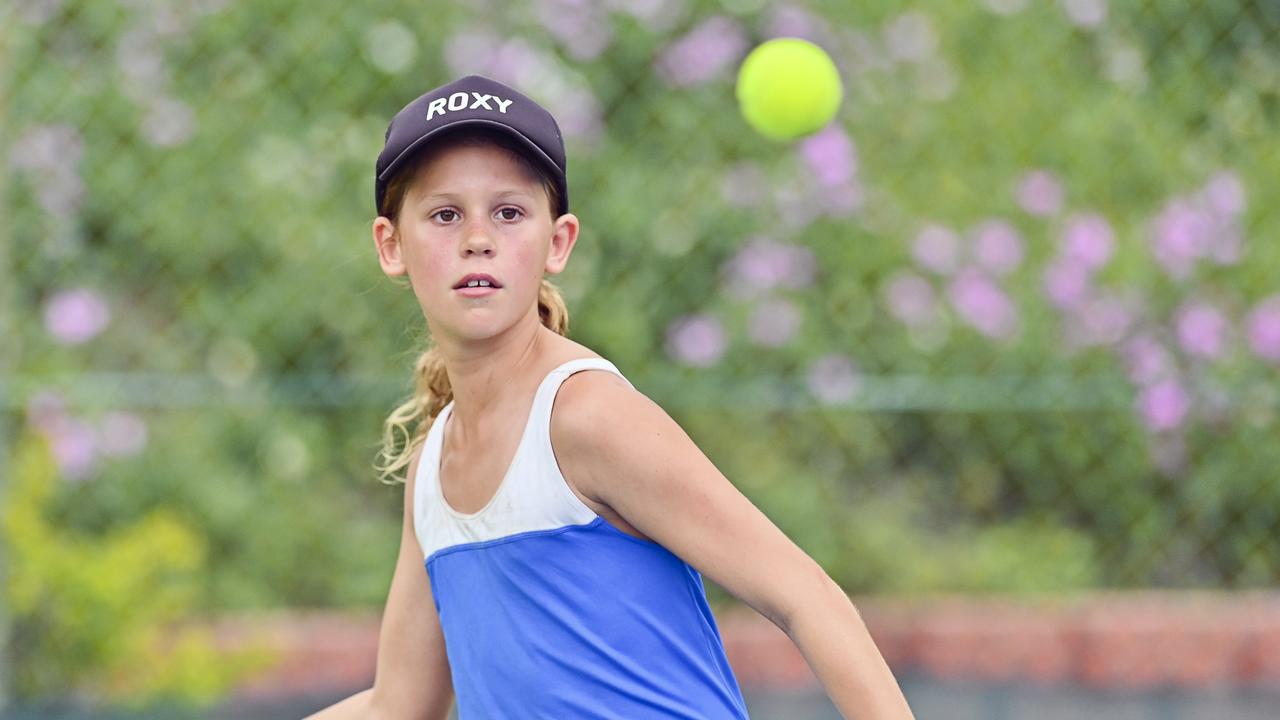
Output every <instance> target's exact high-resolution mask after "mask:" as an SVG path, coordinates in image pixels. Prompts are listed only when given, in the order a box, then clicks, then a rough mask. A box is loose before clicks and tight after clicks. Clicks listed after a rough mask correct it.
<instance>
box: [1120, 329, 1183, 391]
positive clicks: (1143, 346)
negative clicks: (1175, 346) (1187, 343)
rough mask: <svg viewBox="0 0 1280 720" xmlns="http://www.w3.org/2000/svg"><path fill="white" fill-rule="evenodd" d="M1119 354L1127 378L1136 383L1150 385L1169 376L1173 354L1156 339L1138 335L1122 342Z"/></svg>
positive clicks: (1171, 369) (1171, 370)
mask: <svg viewBox="0 0 1280 720" xmlns="http://www.w3.org/2000/svg"><path fill="white" fill-rule="evenodd" d="M1121 354H1122V356H1123V357H1124V360H1125V366H1126V370H1127V372H1128V375H1129V379H1130V380H1132V381H1133V382H1134V383H1135V384H1138V385H1151V384H1153V383H1155V382H1158V381H1160V380H1163V379H1165V378H1167V377H1169V376H1170V374H1171V373H1172V372H1173V369H1174V367H1173V356H1172V355H1170V354H1169V351H1168V350H1166V349H1165V348H1164V346H1163V345H1161V344H1160V343H1159V342H1157V341H1156V340H1154V339H1152V338H1151V337H1149V336H1147V335H1138V336H1135V337H1133V338H1131V339H1130V340H1129V341H1128V342H1126V343H1125V344H1124V347H1123V348H1122V349H1121Z"/></svg>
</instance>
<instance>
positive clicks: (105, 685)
mask: <svg viewBox="0 0 1280 720" xmlns="http://www.w3.org/2000/svg"><path fill="white" fill-rule="evenodd" d="M6 474H7V476H8V477H9V478H10V485H9V488H8V493H7V497H6V502H5V504H4V507H3V511H2V513H3V514H2V515H0V520H2V521H3V526H2V527H0V530H2V532H0V540H3V542H4V544H5V546H6V548H7V557H8V568H7V577H6V582H5V598H4V601H5V603H6V605H7V606H8V608H9V612H10V613H11V617H12V621H13V624H14V637H13V653H14V654H13V657H12V658H11V659H10V666H11V667H12V668H13V669H14V677H13V680H14V687H13V691H14V692H15V693H16V694H17V695H18V696H20V697H28V698H36V697H43V696H51V695H54V694H60V693H64V692H66V691H67V689H68V688H77V689H79V691H81V692H84V693H88V694H91V695H94V696H96V697H100V698H102V699H105V700H108V701H113V702H120V703H127V704H131V705H140V704H146V703H150V702H155V701H160V700H165V701H183V702H194V703H208V702H212V701H214V700H216V699H218V698H219V697H221V696H222V694H224V693H225V692H226V690H227V688H228V687H230V686H231V685H232V684H233V683H235V682H236V681H238V680H240V679H241V678H243V677H245V676H246V675H247V674H248V673H251V672H253V671H254V670H257V669H259V668H261V667H263V666H264V664H265V663H269V662H270V661H271V659H272V658H271V656H270V655H269V654H268V653H266V652H265V650H264V649H263V648H249V649H245V650H240V651H236V652H234V653H226V654H224V653H222V652H220V651H218V650H217V649H216V648H215V646H214V645H213V638H212V636H211V634H210V633H209V632H208V631H205V630H201V629H196V628H179V629H176V630H174V631H168V630H167V629H168V628H169V627H170V626H174V625H175V623H177V622H179V621H182V620H189V619H190V610H191V608H192V607H194V606H195V605H196V604H197V602H196V595H197V594H198V593H199V591H200V590H199V587H200V585H199V581H200V576H201V572H202V570H203V565H204V562H205V560H204V557H205V548H204V545H203V542H202V541H201V538H200V537H199V536H198V535H197V534H196V533H195V532H193V531H192V530H191V529H190V528H188V527H187V526H186V525H185V524H184V523H183V522H182V521H181V520H179V519H178V518H177V517H176V516H175V515H174V513H172V512H170V511H167V510H155V511H153V512H150V513H148V514H147V515H146V516H144V517H143V518H141V519H140V520H139V521H137V522H135V523H132V524H129V525H125V526H122V527H120V528H118V529H115V530H113V531H111V532H108V533H105V534H102V535H97V536H85V535H78V534H68V533H66V532H64V531H62V530H61V529H60V528H58V527H56V526H55V525H52V524H50V523H49V521H48V518H47V517H46V513H47V512H48V508H49V506H50V504H51V502H52V500H53V496H54V494H55V493H56V491H57V475H56V468H55V467H54V464H53V459H52V457H51V455H50V452H49V449H48V447H47V444H46V442H45V441H44V440H43V439H42V438H41V437H40V436H38V435H35V434H32V433H28V434H24V435H23V436H21V437H20V438H19V439H18V443H17V446H16V448H15V452H14V458H13V464H12V467H10V468H6Z"/></svg>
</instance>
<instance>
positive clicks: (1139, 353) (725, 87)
mask: <svg viewBox="0 0 1280 720" xmlns="http://www.w3.org/2000/svg"><path fill="white" fill-rule="evenodd" d="M0 21H2V22H0V28H2V29H0V38H2V39H3V41H2V43H0V52H2V53H3V58H4V61H5V62H4V65H5V71H4V74H3V76H4V83H5V85H4V100H5V102H4V106H5V113H4V122H3V125H2V126H0V149H2V150H3V152H2V153H0V167H3V173H2V174H0V191H2V193H3V208H4V211H5V213H4V216H5V222H4V223H3V225H2V226H0V241H2V242H3V248H4V252H3V253H0V292H2V293H3V295H2V296H0V297H2V298H3V299H2V300H0V314H2V317H0V327H3V328H4V342H3V343H2V344H0V399H3V408H4V412H5V415H6V416H5V418H4V427H3V428H2V429H3V430H4V432H3V437H0V442H3V448H4V450H5V452H4V454H3V456H2V457H0V460H3V461H4V463H5V468H4V470H3V472H2V473H0V475H3V477H4V478H5V481H4V482H5V485H4V487H3V492H4V493H5V501H4V505H3V508H4V510H3V512H4V525H3V533H4V536H3V546H4V548H5V551H4V553H5V554H4V560H5V563H4V569H5V572H6V574H7V577H6V590H7V596H6V598H5V603H4V604H5V605H6V606H7V610H8V613H9V618H10V620H9V628H8V634H9V636H10V643H9V648H10V650H9V653H8V658H7V666H6V670H7V672H6V673H4V674H5V675H8V676H9V678H10V680H9V683H8V687H9V689H10V690H11V691H12V692H14V693H17V694H19V695H24V696H25V695H35V694H40V693H45V692H50V691H55V690H59V689H61V688H65V687H67V686H69V685H70V684H72V683H84V682H89V681H90V680H92V681H93V682H96V683H98V684H99V685H100V686H102V687H107V688H111V689H113V691H114V692H117V693H118V694H122V695H123V694H130V693H133V694H139V693H145V692H149V691H152V690H155V689H157V688H163V689H169V690H172V689H174V688H185V689H186V690H192V687H194V686H198V685H199V683H195V682H194V681H192V680H191V677H190V676H189V675H183V673H182V672H180V671H179V670H176V669H175V668H191V667H215V666H216V667H221V666H220V665H216V663H219V662H222V661H221V660H216V659H214V656H213V655H212V653H211V651H209V650H208V649H207V648H205V649H203V650H202V649H200V648H201V647H203V646H200V645H199V644H198V643H194V641H193V644H192V645H191V646H190V648H189V649H188V651H187V652H186V653H185V654H180V655H179V656H177V657H178V659H177V660H173V661H171V662H169V663H168V664H167V667H168V668H170V670H172V672H165V670H164V667H157V669H156V670H154V671H151V672H149V673H147V674H141V673H138V672H133V671H129V670H127V668H134V667H136V664H137V663H138V661H139V659H140V658H143V657H150V656H149V655H148V654H147V653H154V652H158V651H155V650H153V649H151V648H152V646H151V645H150V644H148V638H150V637H151V636H150V635H149V633H150V632H151V631H152V629H153V627H154V626H155V625H157V624H158V622H159V621H161V620H167V619H172V618H176V617H180V616H183V615H185V614H186V613H189V612H196V611H199V612H217V611H223V610H234V609H241V608H252V607H274V606H290V607H303V606H347V605H365V606H379V605H380V604H381V603H382V602H383V601H384V600H385V597H386V590H387V579H388V577H389V576H390V572H391V569H392V567H393V565H394V555H395V547H396V544H397V542H398V533H399V517H400V514H399V513H400V507H401V494H400V493H399V492H398V491H397V490H396V489H394V488H389V487H384V486H382V485H379V484H378V483H377V482H376V481H375V480H374V474H373V471H372V468H371V463H372V461H373V457H374V451H375V450H376V448H377V444H378V441H379V433H380V429H381V421H382V419H383V418H384V417H385V416H386V414H387V413H388V412H389V411H390V409H391V408H392V407H393V406H394V405H395V404H396V402H397V401H398V400H400V399H402V398H403V397H405V395H406V394H407V393H408V392H409V389H410V387H411V386H410V370H411V367H412V362H413V360H414V359H415V358H416V356H417V354H418V352H420V351H421V349H422V347H423V345H422V343H423V342H424V341H425V338H426V335H425V326H424V322H423V318H422V315H421V310H420V308H419V306H418V305H417V303H416V301H415V298H414V296H413V294H412V292H411V291H410V290H409V288H408V286H407V285H404V284H397V283H395V282H392V281H391V280H389V279H388V278H386V277H385V276H384V275H383V274H382V273H381V271H380V269H379V267H378V264H377V261H376V256H375V254H374V252H373V244H372V241H371V239H370V234H369V225H370V222H371V220H372V219H373V217H374V214H375V213H374V211H373V208H372V169H373V163H374V159H375V157H376V156H377V154H378V152H379V150H380V149H381V146H382V141H383V133H384V131H385V130H386V125H387V122H388V121H389V119H390V117H391V116H392V115H393V114H394V113H395V112H396V111H397V110H398V109H400V107H402V106H403V105H404V104H405V103H406V102H408V101H409V100H410V99H412V98H414V97H416V96H418V95H419V94H421V93H422V92H424V91H425V90H426V89H428V88H430V87H433V86H435V85H438V84H441V83H443V82H446V81H448V80H450V79H452V78H453V77H457V76H459V75H462V74H467V73H473V72H474V73H481V74H485V75H488V76H490V77H493V78H495V79H498V80H501V81H503V82H506V83H509V84H512V85H514V86H516V87H518V88H520V89H522V90H523V91H524V92H526V93H527V94H529V95H530V96H532V97H534V98H535V99H536V100H538V101H539V102H541V103H543V104H545V105H546V106H547V107H548V108H549V109H550V110H551V111H552V112H553V114H554V115H555V116H556V117H557V119H558V120H559V122H560V125H561V127H562V129H563V131H564V134H565V139H566V143H567V146H568V155H569V163H568V164H569V172H568V177H569V187H570V198H571V209H572V211H573V212H574V213H575V214H577V215H578V216H579V217H580V218H581V220H582V224H583V229H582V234H581V237H580V239H579V242H578V244H577V246H576V248H575V249H574V252H573V255H572V258H571V261H570V263H569V267H568V269H567V270H566V271H565V272H564V273H563V274H561V275H559V276H556V277H554V278H552V279H553V281H554V282H556V283H557V285H559V286H560V287H561V288H562V289H563V291H564V293H565V296H566V299H567V302H568V306H569V310H570V317H571V321H570V335H571V337H573V338H574V339H576V340H578V341H579V342H582V343H584V344H586V345H588V346H590V347H592V348H594V349H596V350H597V351H598V352H600V353H601V354H603V355H604V356H605V357H607V358H609V359H610V360H612V361H613V362H614V363H615V364H616V365H617V366H618V367H619V368H620V369H621V370H622V372H623V373H624V374H626V375H627V376H628V378H629V379H630V380H631V381H632V382H633V383H634V384H635V385H636V386H637V388H639V389H640V390H641V391H643V392H645V393H646V394H648V395H649V396H650V397H652V398H654V399H655V400H656V401H657V402H658V403H659V404H661V405H662V406H663V407H664V408H666V409H667V410H668V412H670V413H671V414H672V416H673V417H675V418H676V419H677V420H678V421H679V422H680V423H681V424H682V426H684V427H685V428H686V429H687V430H688V431H689V433H690V435H691V436H693V437H694V439H695V440H696V441H697V443H698V444H699V446H700V447H701V448H702V449H703V451H704V452H705V453H706V454H707V455H708V456H709V457H710V458H711V459H712V460H713V461H714V462H715V463H716V464H717V466H718V467H719V468H720V469H721V471H722V472H723V473H724V474H725V475H726V476H727V477H728V478H730V479H731V480H732V481H733V482H734V483H735V484H736V485H737V486H738V487H739V488H740V489H741V490H742V491H743V492H744V493H745V494H747V495H748V497H750V498H751V499H752V500H753V501H754V502H756V504H757V505H759V506H760V507H761V508H762V509H763V510H764V511H765V512H766V514H768V515H769V516H770V518H772V519H773V520H774V522H775V523H777V524H778V525H779V527H781V528H782V529H783V530H784V531H785V532H786V533H787V534H788V535H789V536H790V537H791V538H792V539H794V540H795V541H796V542H797V543H798V544H799V545H800V546H801V547H803V548H804V549H805V550H806V551H807V552H808V553H809V554H811V555H812V556H814V557H815V558H816V559H818V560H819V561H820V562H821V563H822V565H823V566H824V567H825V568H826V569H827V570H828V572H830V573H831V574H832V576H833V577H834V578H836V579H837V580H838V581H839V582H840V583H841V584H842V585H843V586H844V587H845V588H846V589H847V590H849V591H851V592H892V593H904V594H918V593H926V592H936V591H975V592H976V591H983V592H986V591H1013V592H1028V591H1035V592H1069V591H1072V590H1076V589H1082V588H1092V587H1223V588H1245V587H1264V586H1271V585H1273V584H1274V583H1275V581H1276V579H1277V576H1278V569H1280V540H1278V538H1280V533H1277V517H1276V513H1277V508H1280V482H1277V467H1280V442H1277V438H1278V437H1280V436H1278V435H1277V429H1278V422H1277V415H1276V412H1277V397H1278V394H1277V383H1276V379H1277V376H1276V369H1277V364H1280V280H1277V277H1280V274H1278V272H1277V271H1280V244H1278V243H1277V242H1276V238H1277V236H1278V235H1280V232H1278V230H1280V214H1278V213H1277V211H1276V209H1275V207H1276V203H1275V197H1276V192H1277V189H1278V188H1277V186H1276V180H1275V177H1276V175H1275V172H1274V168H1275V167H1276V163H1277V160H1280V153H1278V152H1277V148H1278V147H1280V135H1278V134H1277V132H1276V129H1277V115H1278V113H1280V104H1278V95H1280V52H1278V51H1277V47H1280V5H1277V4H1276V3H1274V2H1271V1H1270V0H1265V1H1264V0H1259V1H1257V2H1246V1H1238V0H1236V1H1231V0H1146V1H1138V0H1062V1H1061V2H1048V1H1045V0H983V1H982V2H974V1H972V0H966V1H964V2H960V1H959V0H949V1H942V0H939V1H937V2H930V3H917V4H912V3H901V2H890V1H889V0H865V1H864V2H859V3H843V2H825V3H824V2H814V3H810V4H786V5H778V4H773V3H765V2H763V0H721V1H720V2H709V1H707V0H697V1H695V0H609V1H607V2H596V3H586V2H580V1H578V0H535V1H531V2H524V3H500V2H495V1H494V0H485V1H477V2H469V3H442V2H441V3H429V4H427V5H423V4H421V3H409V2H402V1H399V0H381V1H378V2H366V3H325V4H320V3H312V4H302V3H295V2H287V1H284V0H263V1H260V2H252V3H250V2H244V1H240V2H235V1H232V0H181V1H177V0H175V1H172V2H141V1H139V0H130V1H128V2H125V1H123V0H122V1H121V2H114V3H113V2H89V1H87V0H83V1H79V2H77V1H75V0H19V2H17V3H13V4H7V5H5V6H4V9H2V10H0ZM777 36H797V37H804V38H807V39H810V40H812V41H813V42H816V43H818V44H819V45H821V46H822V47H823V48H824V49H826V50H827V51H828V52H829V53H830V55H831V56H832V58H833V59H834V60H835V62H836V64H837V66H838V67H839V69H840V72H841V76H842V78H843V81H844V86H845V96H844V101H843V103H842V105H841V109H840V111H839V114H838V116H837V118H836V120H835V121H833V122H832V123H831V124H830V125H828V126H827V127H825V128H823V129H822V130H821V131H819V132H818V133H816V134H814V135H812V136H810V137H807V138H804V139H802V140H799V141H796V142H790V143H779V142H773V141H769V140H766V139H764V138H763V137H761V136H759V135H756V134H754V133H753V132H752V131H751V130H750V129H749V128H748V127H747V126H746V124H745V123H744V121H743V119H742V117H741V116H740V114H739V113H738V110H737V105H736V100H735V97H734V87H733V81H734V74H735V71H736V68H737V67H738V64H739V63H740V62H741V60H742V58H743V57H744V56H745V54H746V53H747V52H748V51H749V50H750V49H751V48H752V47H753V46H755V45H756V44H758V43H759V42H761V41H763V40H765V39H767V38H770V37H777ZM710 589H711V590H712V592H713V593H718V592H719V590H718V588H715V587H714V586H713V587H711V588H710ZM202 663H203V665H202ZM228 672H229V671H228ZM192 692H194V690H192Z"/></svg>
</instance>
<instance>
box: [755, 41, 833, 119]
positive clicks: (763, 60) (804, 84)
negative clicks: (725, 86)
mask: <svg viewBox="0 0 1280 720" xmlns="http://www.w3.org/2000/svg"><path fill="white" fill-rule="evenodd" d="M735 93H736V94H737V96H738V107H739V109H740V110H741V111H742V117H743V118H745V119H746V121H747V124H748V125H750V126H751V127H752V128H754V129H755V130H756V132H758V133H760V134H761V135H764V136H765V137H768V138H771V139H773V140H794V139H795V138H798V137H802V136H804V135H809V134H811V133H814V132H817V131H818V130H820V129H822V127H823V126H825V125H826V124H827V123H829V122H831V118H833V117H835V115H836V110H838V109H839V107H840V100H841V99H842V98H843V96H844V88H843V86H842V85H841V84H840V73H839V71H837V70H836V64H835V63H834V62H832V61H831V57H830V56H829V55H827V53H826V52H824V51H823V50H822V48H820V47H818V46H817V45H814V44H813V43H811V42H809V41H807V40H801V39H800V38H775V39H773V40H768V41H766V42H763V43H761V44H760V45H758V46H757V47H756V48H755V49H754V50H752V51H751V52H750V53H748V54H747V57H746V59H745V60H743V61H742V66H741V67H739V68H738V83H737V87H736V88H735Z"/></svg>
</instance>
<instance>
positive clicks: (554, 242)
mask: <svg viewBox="0 0 1280 720" xmlns="http://www.w3.org/2000/svg"><path fill="white" fill-rule="evenodd" d="M577 241H578V216H577V215H574V214H573V213H565V214H564V215H561V216H560V217H558V218H556V220H555V225H553V226H552V234H551V249H550V250H549V251H548V252H547V266H546V268H545V269H546V272H549V273H551V274H552V275H559V274H560V273H561V272H562V271H563V270H564V268H565V266H566V265H568V264H569V253H571V252H573V245H574V243H576V242H577Z"/></svg>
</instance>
